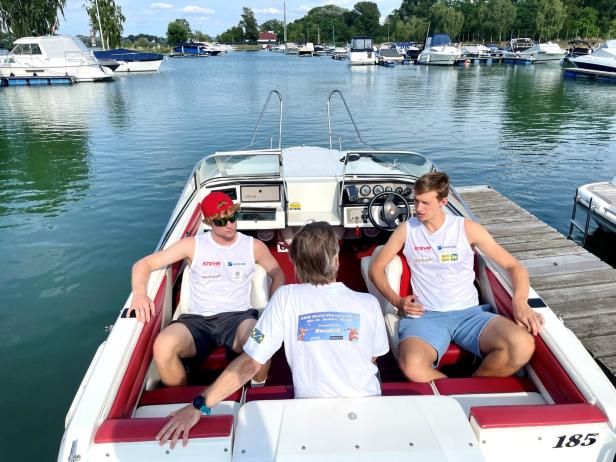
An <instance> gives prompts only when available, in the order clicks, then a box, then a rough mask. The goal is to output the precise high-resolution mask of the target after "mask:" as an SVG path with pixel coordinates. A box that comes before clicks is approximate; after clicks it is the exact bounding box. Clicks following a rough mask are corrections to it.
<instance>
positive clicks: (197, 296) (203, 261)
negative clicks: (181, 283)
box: [187, 232, 255, 316]
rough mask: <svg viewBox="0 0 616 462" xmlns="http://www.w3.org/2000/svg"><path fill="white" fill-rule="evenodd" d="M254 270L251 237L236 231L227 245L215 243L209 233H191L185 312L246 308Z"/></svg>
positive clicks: (215, 311) (218, 312)
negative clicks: (187, 296) (193, 235)
mask: <svg viewBox="0 0 616 462" xmlns="http://www.w3.org/2000/svg"><path fill="white" fill-rule="evenodd" d="M254 272H255V255H254V243H253V238H252V237H250V236H247V235H245V234H242V233H237V238H236V239H235V242H233V243H232V244H231V245H220V244H217V243H216V242H215V241H214V239H213V238H212V233H211V232H208V233H204V234H199V235H197V236H195V253H194V255H193V258H192V263H191V265H190V273H189V282H190V297H189V298H188V307H187V312H188V313H190V314H200V315H202V316H214V315H216V314H220V313H229V312H236V311H246V310H247V309H249V308H250V283H251V279H252V274H253V273H254Z"/></svg>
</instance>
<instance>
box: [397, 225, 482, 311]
mask: <svg viewBox="0 0 616 462" xmlns="http://www.w3.org/2000/svg"><path fill="white" fill-rule="evenodd" d="M404 256H405V257H406V261H407V262H408V264H409V267H410V268H411V285H412V287H413V293H414V294H415V296H416V297H417V301H418V302H419V303H421V304H422V305H423V306H424V308H425V309H426V310H432V311H455V310H463V309H465V308H470V307H471V306H476V305H478V304H479V297H478V294H477V289H475V286H474V285H473V283H474V281H475V271H474V268H473V266H474V262H475V254H474V252H473V249H472V248H471V245H470V244H469V242H468V238H467V237H466V230H465V228H464V217H456V216H453V215H445V222H444V223H443V225H442V226H441V227H440V228H439V229H438V230H436V231H435V232H434V233H431V232H430V231H428V228H426V226H425V225H424V224H423V223H422V222H421V221H419V220H418V219H417V218H411V219H410V220H408V221H407V222H406V242H405V243H404Z"/></svg>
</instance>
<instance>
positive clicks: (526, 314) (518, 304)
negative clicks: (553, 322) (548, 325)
mask: <svg viewBox="0 0 616 462" xmlns="http://www.w3.org/2000/svg"><path fill="white" fill-rule="evenodd" d="M513 318H514V319H515V322H516V324H517V325H518V326H520V327H522V328H523V329H526V330H527V331H528V332H530V333H531V334H533V335H537V334H538V333H539V332H541V329H542V328H543V323H544V322H545V321H544V319H543V316H542V315H541V314H539V313H537V312H536V311H534V310H533V309H532V308H531V307H530V306H528V302H527V301H526V298H524V299H523V300H522V299H521V300H516V299H514V300H513Z"/></svg>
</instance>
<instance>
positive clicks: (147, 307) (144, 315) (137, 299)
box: [127, 294, 156, 322]
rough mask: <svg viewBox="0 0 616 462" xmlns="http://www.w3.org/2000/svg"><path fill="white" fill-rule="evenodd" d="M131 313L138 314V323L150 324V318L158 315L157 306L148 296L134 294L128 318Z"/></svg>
mask: <svg viewBox="0 0 616 462" xmlns="http://www.w3.org/2000/svg"><path fill="white" fill-rule="evenodd" d="M131 311H135V313H136V314H137V321H139V322H150V318H151V317H153V316H154V315H155V314H156V306H155V305H154V302H153V301H152V300H150V297H148V296H147V295H145V294H143V295H135V294H133V300H132V301H131V303H130V308H129V309H128V313H127V316H130V313H131Z"/></svg>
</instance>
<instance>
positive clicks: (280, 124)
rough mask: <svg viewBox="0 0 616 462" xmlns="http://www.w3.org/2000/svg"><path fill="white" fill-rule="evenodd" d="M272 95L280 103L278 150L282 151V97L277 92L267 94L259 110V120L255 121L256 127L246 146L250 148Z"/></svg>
mask: <svg viewBox="0 0 616 462" xmlns="http://www.w3.org/2000/svg"><path fill="white" fill-rule="evenodd" d="M273 94H276V96H278V101H279V102H280V116H279V120H278V149H279V150H282V95H281V94H280V92H279V91H278V90H272V91H270V92H269V95H267V100H265V104H264V105H263V109H261V115H260V116H259V120H258V121H257V126H256V127H255V129H254V131H253V132H252V139H251V140H250V144H249V145H248V146H252V145H253V144H254V143H255V137H256V136H257V131H258V130H259V127H260V126H261V121H262V120H263V115H264V114H265V111H266V109H267V105H268V104H269V101H270V98H271V97H272V95H273Z"/></svg>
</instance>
